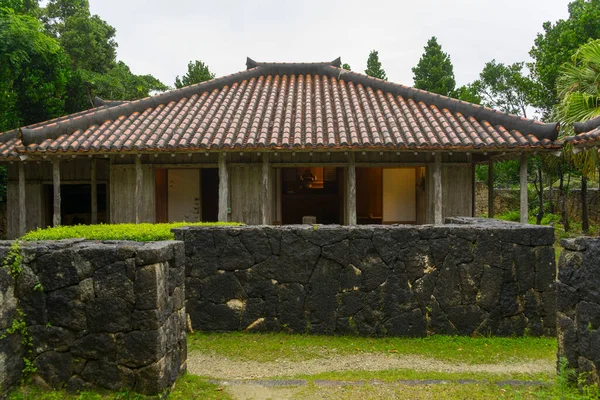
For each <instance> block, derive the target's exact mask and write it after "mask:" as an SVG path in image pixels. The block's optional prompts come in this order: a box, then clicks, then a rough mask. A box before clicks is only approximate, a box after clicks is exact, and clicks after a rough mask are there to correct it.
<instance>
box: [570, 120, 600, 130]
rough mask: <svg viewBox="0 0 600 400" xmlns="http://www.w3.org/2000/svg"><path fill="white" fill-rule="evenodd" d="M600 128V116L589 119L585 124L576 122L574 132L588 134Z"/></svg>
mask: <svg viewBox="0 0 600 400" xmlns="http://www.w3.org/2000/svg"><path fill="white" fill-rule="evenodd" d="M598 127H600V116H598V117H595V118H592V119H589V120H587V121H584V122H574V123H573V130H574V131H575V133H576V134H580V133H586V132H589V131H591V130H594V129H596V128H598Z"/></svg>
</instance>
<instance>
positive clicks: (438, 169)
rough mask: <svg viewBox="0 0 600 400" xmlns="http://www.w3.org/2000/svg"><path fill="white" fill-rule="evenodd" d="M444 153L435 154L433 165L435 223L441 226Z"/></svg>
mask: <svg viewBox="0 0 600 400" xmlns="http://www.w3.org/2000/svg"><path fill="white" fill-rule="evenodd" d="M442 200H443V193H442V153H439V152H438V153H435V162H434V164H433V223H434V224H435V225H441V224H442V223H443V222H444V220H443V215H442Z"/></svg>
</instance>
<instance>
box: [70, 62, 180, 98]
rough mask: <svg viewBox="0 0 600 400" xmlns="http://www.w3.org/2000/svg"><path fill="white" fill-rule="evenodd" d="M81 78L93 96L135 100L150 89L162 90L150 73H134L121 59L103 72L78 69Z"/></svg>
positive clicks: (147, 94) (148, 93)
mask: <svg viewBox="0 0 600 400" xmlns="http://www.w3.org/2000/svg"><path fill="white" fill-rule="evenodd" d="M80 72H81V74H82V77H83V80H84V81H85V82H86V83H87V86H88V88H90V89H91V90H92V91H93V93H94V95H95V96H99V97H100V98H104V99H111V100H135V99H140V98H144V97H148V96H149V95H150V92H151V91H164V90H167V89H168V88H167V86H165V85H163V84H162V83H161V82H160V81H159V80H158V79H156V78H154V77H153V76H152V75H135V74H133V73H132V72H131V70H130V69H129V67H128V66H127V65H126V64H125V63H124V62H122V61H119V62H117V64H116V65H115V67H114V68H112V69H110V70H109V71H107V72H106V73H104V74H99V73H95V72H91V71H86V70H80Z"/></svg>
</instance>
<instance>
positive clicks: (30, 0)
mask: <svg viewBox="0 0 600 400" xmlns="http://www.w3.org/2000/svg"><path fill="white" fill-rule="evenodd" d="M0 7H4V8H10V9H12V10H13V11H14V12H15V13H16V14H29V15H34V14H35V13H37V12H38V11H39V8H40V6H39V1H38V0H0Z"/></svg>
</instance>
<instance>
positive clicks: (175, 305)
mask: <svg viewBox="0 0 600 400" xmlns="http://www.w3.org/2000/svg"><path fill="white" fill-rule="evenodd" d="M9 246H10V242H0V257H1V258H2V259H5V257H6V256H7V253H8V249H9ZM20 254H21V255H22V261H21V263H20V266H19V267H20V268H21V269H22V270H21V271H20V272H19V273H16V274H14V275H16V276H15V278H13V277H12V276H11V275H10V274H8V272H7V270H6V269H5V268H2V269H0V317H1V318H0V334H5V333H7V328H10V327H11V326H13V325H14V323H16V322H24V323H26V325H27V332H28V333H27V334H26V335H24V336H25V338H26V340H25V341H30V343H31V346H27V345H22V344H21V342H22V339H23V336H22V335H20V334H8V335H7V336H6V338H4V339H2V340H0V387H1V388H2V390H4V391H6V390H8V389H10V387H11V386H12V385H13V384H15V383H17V382H18V381H19V379H20V376H21V371H22V369H23V367H24V366H25V365H24V360H30V361H31V362H32V365H33V366H34V367H35V368H36V369H37V371H36V372H35V373H34V375H33V379H34V381H38V382H41V383H45V384H47V385H49V386H51V387H63V386H66V388H67V389H70V390H81V389H89V388H94V387H101V388H106V389H111V390H123V389H128V390H134V391H136V392H139V393H143V394H149V395H152V394H158V393H161V392H163V391H164V390H165V389H168V388H170V387H171V385H172V384H173V383H174V382H175V380H176V378H177V376H178V375H179V374H181V373H182V372H183V371H185V366H186V329H185V328H186V317H185V309H184V296H185V295H184V293H185V290H184V270H185V269H184V262H185V258H184V250H183V243H181V242H175V241H171V242H154V243H148V244H143V243H136V242H90V241H77V240H66V241H57V242H35V243H25V244H23V247H22V249H21V250H20ZM17 265H18V263H17Z"/></svg>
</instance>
